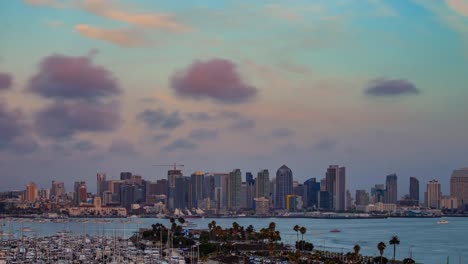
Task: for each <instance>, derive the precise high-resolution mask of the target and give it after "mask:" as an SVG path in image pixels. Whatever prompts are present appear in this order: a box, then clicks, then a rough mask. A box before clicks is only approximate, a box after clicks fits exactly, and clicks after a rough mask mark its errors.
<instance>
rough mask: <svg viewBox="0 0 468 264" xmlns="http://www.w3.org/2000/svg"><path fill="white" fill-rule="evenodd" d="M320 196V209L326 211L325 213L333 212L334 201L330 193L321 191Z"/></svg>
mask: <svg viewBox="0 0 468 264" xmlns="http://www.w3.org/2000/svg"><path fill="white" fill-rule="evenodd" d="M319 196H320V199H319V203H320V209H322V210H325V211H329V210H332V209H333V208H332V203H333V201H332V197H331V194H330V192H328V191H320V193H319Z"/></svg>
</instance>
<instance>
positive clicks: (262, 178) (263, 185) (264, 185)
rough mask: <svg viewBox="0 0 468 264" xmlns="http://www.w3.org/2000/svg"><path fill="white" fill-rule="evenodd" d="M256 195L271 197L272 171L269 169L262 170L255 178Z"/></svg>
mask: <svg viewBox="0 0 468 264" xmlns="http://www.w3.org/2000/svg"><path fill="white" fill-rule="evenodd" d="M255 197H256V198H260V197H265V198H267V199H268V198H269V197H270V173H269V172H268V170H261V171H259V172H258V173H257V178H256V179H255Z"/></svg>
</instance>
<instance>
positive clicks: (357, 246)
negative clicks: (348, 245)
mask: <svg viewBox="0 0 468 264" xmlns="http://www.w3.org/2000/svg"><path fill="white" fill-rule="evenodd" d="M353 250H354V261H355V262H357V260H358V258H359V251H361V247H360V246H359V245H358V244H356V245H354V247H353Z"/></svg>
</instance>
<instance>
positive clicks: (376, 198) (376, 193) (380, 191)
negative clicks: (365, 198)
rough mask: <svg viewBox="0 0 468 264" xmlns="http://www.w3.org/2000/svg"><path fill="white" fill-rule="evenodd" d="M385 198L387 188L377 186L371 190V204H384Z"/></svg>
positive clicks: (380, 185)
mask: <svg viewBox="0 0 468 264" xmlns="http://www.w3.org/2000/svg"><path fill="white" fill-rule="evenodd" d="M384 198H385V186H384V185H383V184H376V185H375V186H374V187H372V188H371V203H383V202H384Z"/></svg>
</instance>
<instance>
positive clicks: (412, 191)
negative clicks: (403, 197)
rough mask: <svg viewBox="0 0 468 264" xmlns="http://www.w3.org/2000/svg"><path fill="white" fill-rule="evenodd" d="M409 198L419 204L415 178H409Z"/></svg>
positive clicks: (417, 183)
mask: <svg viewBox="0 0 468 264" xmlns="http://www.w3.org/2000/svg"><path fill="white" fill-rule="evenodd" d="M409 197H410V199H411V200H414V201H417V204H419V180H418V179H416V178H415V177H410V185H409Z"/></svg>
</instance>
